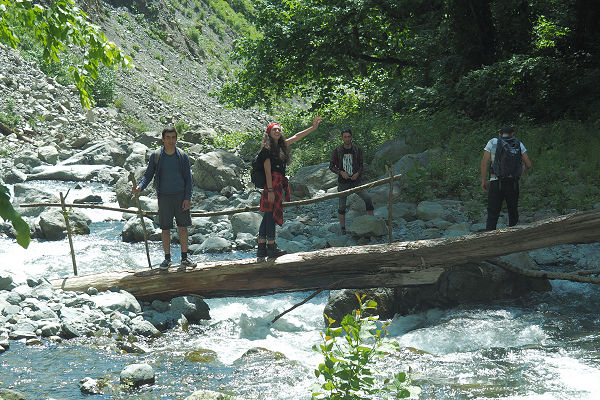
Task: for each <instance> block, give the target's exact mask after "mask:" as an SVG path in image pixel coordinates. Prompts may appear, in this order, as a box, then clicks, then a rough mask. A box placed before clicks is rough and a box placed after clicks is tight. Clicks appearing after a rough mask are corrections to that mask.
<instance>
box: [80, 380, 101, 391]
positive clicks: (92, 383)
mask: <svg viewBox="0 0 600 400" xmlns="http://www.w3.org/2000/svg"><path fill="white" fill-rule="evenodd" d="M79 390H80V391H81V393H83V394H102V390H100V386H99V384H98V381H97V380H96V379H92V378H90V377H85V378H83V379H82V380H80V381H79Z"/></svg>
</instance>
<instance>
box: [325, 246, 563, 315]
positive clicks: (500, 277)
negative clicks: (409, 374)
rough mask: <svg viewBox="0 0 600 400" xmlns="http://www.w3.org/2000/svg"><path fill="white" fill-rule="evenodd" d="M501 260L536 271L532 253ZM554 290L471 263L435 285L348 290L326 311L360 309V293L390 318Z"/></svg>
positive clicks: (338, 312) (451, 270) (533, 280)
mask: <svg viewBox="0 0 600 400" xmlns="http://www.w3.org/2000/svg"><path fill="white" fill-rule="evenodd" d="M501 259H502V261H504V262H507V263H509V264H511V265H514V266H518V267H520V268H530V269H531V268H536V265H535V262H534V261H533V259H532V258H531V257H530V256H529V254H528V253H517V254H511V255H510V256H505V257H501ZM551 288H552V286H551V285H550V283H549V281H548V280H547V279H541V278H528V277H523V276H521V275H518V274H515V273H512V272H509V271H506V270H505V269H503V268H500V267H497V266H494V265H491V264H488V263H485V262H483V263H468V264H464V265H460V266H454V267H449V268H447V269H446V271H445V272H443V273H442V275H441V276H440V278H439V280H438V282H437V283H435V284H432V285H420V286H415V287H399V288H393V289H385V291H384V292H375V293H373V292H371V291H367V290H356V289H347V290H344V291H342V292H345V293H342V294H336V296H334V297H330V299H329V301H328V303H327V305H326V307H325V311H324V312H325V314H326V315H328V316H330V317H331V318H334V319H336V320H340V318H343V317H344V315H345V314H347V313H349V311H352V310H353V309H354V308H356V306H357V303H356V299H355V298H353V297H352V296H353V295H354V293H356V292H358V293H361V294H362V293H366V294H368V296H367V297H369V296H371V297H373V300H375V301H377V303H378V305H379V307H378V309H377V314H378V315H379V316H380V318H382V319H390V318H393V317H394V315H395V314H401V315H406V314H412V313H416V312H422V311H426V310H428V309H431V308H450V307H456V306H457V305H459V304H465V303H473V302H485V301H491V300H498V299H508V298H517V297H521V296H524V295H526V294H528V293H531V292H533V291H541V292H543V291H548V290H551ZM381 293H383V294H381ZM326 322H327V321H326Z"/></svg>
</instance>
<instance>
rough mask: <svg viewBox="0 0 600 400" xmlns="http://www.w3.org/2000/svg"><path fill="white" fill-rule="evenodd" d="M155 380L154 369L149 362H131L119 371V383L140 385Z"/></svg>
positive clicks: (150, 383)
mask: <svg viewBox="0 0 600 400" xmlns="http://www.w3.org/2000/svg"><path fill="white" fill-rule="evenodd" d="M155 381H156V377H155V375H154V369H153V368H152V367H151V366H150V365H149V364H131V365H128V366H126V367H125V368H124V369H123V371H121V375H120V382H121V385H128V386H132V387H140V386H142V385H153V384H154V382H155Z"/></svg>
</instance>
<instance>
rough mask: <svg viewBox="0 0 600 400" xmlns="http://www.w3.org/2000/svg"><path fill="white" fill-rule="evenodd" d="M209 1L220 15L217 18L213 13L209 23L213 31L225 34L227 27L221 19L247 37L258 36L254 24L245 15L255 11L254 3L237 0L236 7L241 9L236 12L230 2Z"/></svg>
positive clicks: (220, 34) (221, 0) (234, 3)
mask: <svg viewBox="0 0 600 400" xmlns="http://www.w3.org/2000/svg"><path fill="white" fill-rule="evenodd" d="M207 2H208V4H209V5H210V7H211V8H212V9H213V11H214V12H215V14H216V16H217V17H218V18H217V17H214V16H213V15H211V16H210V17H209V20H208V23H209V25H210V26H211V28H212V29H213V31H215V33H217V34H218V35H219V36H223V35H224V34H225V27H224V26H223V23H222V22H221V20H222V21H224V22H225V23H226V24H227V25H228V26H229V27H230V28H231V29H233V30H234V31H235V32H237V33H239V34H242V35H244V36H247V37H256V36H258V33H257V31H256V29H255V28H254V26H253V25H251V24H249V23H248V21H247V20H246V18H245V17H244V15H249V16H251V15H252V13H253V11H254V7H253V6H252V3H250V2H249V1H247V0H237V1H235V2H233V5H234V7H235V8H236V9H237V10H239V12H236V11H234V9H233V8H232V6H230V4H229V3H228V2H226V1H224V0H208V1H207Z"/></svg>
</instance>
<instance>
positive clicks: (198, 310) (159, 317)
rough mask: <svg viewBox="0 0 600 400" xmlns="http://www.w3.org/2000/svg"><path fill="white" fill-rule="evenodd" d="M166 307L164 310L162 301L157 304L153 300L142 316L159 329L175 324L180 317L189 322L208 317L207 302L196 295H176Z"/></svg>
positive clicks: (196, 321) (207, 318)
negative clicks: (150, 306)
mask: <svg viewBox="0 0 600 400" xmlns="http://www.w3.org/2000/svg"><path fill="white" fill-rule="evenodd" d="M167 307H168V309H166V310H165V304H163V302H161V303H157V304H154V302H153V303H152V309H148V310H145V311H144V318H145V319H146V320H148V321H150V322H151V323H152V325H154V326H155V327H156V328H157V329H159V330H161V331H163V330H166V329H170V328H172V327H174V326H176V325H177V324H178V323H179V321H181V320H182V319H184V320H185V321H187V323H191V324H197V323H198V322H200V321H201V320H209V319H210V308H209V307H208V304H206V302H204V300H202V299H199V298H197V297H192V296H183V297H176V298H174V299H172V300H171V302H170V304H169V305H168V306H167Z"/></svg>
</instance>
